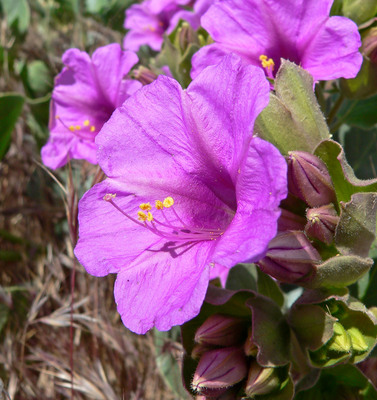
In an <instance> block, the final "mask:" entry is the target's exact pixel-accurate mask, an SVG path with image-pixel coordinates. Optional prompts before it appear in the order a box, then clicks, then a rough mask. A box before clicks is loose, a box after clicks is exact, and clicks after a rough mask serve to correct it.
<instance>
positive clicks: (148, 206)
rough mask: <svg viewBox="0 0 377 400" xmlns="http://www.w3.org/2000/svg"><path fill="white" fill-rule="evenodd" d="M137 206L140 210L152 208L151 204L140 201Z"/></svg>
mask: <svg viewBox="0 0 377 400" xmlns="http://www.w3.org/2000/svg"><path fill="white" fill-rule="evenodd" d="M139 207H140V210H143V211H150V210H152V206H151V205H150V203H141V204H140V206H139Z"/></svg>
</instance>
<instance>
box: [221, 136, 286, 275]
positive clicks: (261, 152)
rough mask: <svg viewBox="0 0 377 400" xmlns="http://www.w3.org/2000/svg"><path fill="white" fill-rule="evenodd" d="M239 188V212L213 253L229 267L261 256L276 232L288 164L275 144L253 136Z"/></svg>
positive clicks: (241, 172)
mask: <svg viewBox="0 0 377 400" xmlns="http://www.w3.org/2000/svg"><path fill="white" fill-rule="evenodd" d="M236 190H237V203H238V207H237V212H236V215H235V217H234V218H233V220H232V222H231V224H230V225H229V227H228V229H227V230H226V232H225V233H224V235H223V236H222V237H221V239H220V240H219V242H218V244H217V246H216V249H215V253H214V254H215V255H214V261H215V262H217V263H220V264H223V265H225V266H227V267H228V268H230V267H232V266H233V265H235V264H237V263H239V262H245V261H248V262H254V261H257V260H259V259H261V258H262V257H263V256H264V254H265V252H266V251H267V246H268V243H269V241H270V240H271V239H272V238H273V237H274V236H275V235H276V233H277V220H278V218H279V216H280V210H279V208H278V207H279V204H280V201H281V200H283V199H284V198H285V197H286V196H287V164H286V162H285V160H284V158H283V157H282V156H281V154H280V153H279V151H278V150H277V149H276V148H275V147H274V146H273V145H272V144H270V143H268V142H266V141H264V140H262V139H259V138H253V139H252V141H251V145H250V147H249V154H248V157H247V158H246V160H245V163H244V165H242V166H241V167H240V174H239V179H238V181H237V185H236Z"/></svg>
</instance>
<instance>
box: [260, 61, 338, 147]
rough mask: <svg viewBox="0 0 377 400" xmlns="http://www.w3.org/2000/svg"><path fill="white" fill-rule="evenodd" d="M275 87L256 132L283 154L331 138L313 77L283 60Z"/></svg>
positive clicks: (261, 115) (312, 145) (261, 114)
mask: <svg viewBox="0 0 377 400" xmlns="http://www.w3.org/2000/svg"><path fill="white" fill-rule="evenodd" d="M274 89H275V94H273V93H271V94H270V103H269V105H268V106H267V107H266V108H265V109H264V110H263V111H262V112H261V113H260V114H259V116H258V118H257V120H256V123H255V129H254V131H255V132H256V134H258V135H259V136H260V137H262V138H263V139H265V140H267V141H269V142H271V143H272V144H274V145H275V146H276V147H277V148H278V149H279V150H280V151H281V152H282V153H283V154H288V151H294V150H301V151H308V152H313V150H314V149H315V148H316V146H318V144H319V143H320V142H321V141H322V140H325V139H328V138H329V137H330V133H329V130H328V127H327V124H326V121H325V118H324V116H323V114H322V112H321V110H320V107H319V105H318V102H317V99H316V97H315V94H314V91H313V78H312V77H311V75H310V74H309V73H308V72H307V71H305V70H304V69H302V68H301V67H299V66H297V65H296V64H294V63H292V62H290V61H287V60H282V62H281V66H280V68H279V71H278V73H277V75H276V79H275V82H274Z"/></svg>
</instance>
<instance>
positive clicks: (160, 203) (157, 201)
mask: <svg viewBox="0 0 377 400" xmlns="http://www.w3.org/2000/svg"><path fill="white" fill-rule="evenodd" d="M155 204H156V208H157V210H162V209H163V208H164V205H163V203H162V201H161V200H156V203H155Z"/></svg>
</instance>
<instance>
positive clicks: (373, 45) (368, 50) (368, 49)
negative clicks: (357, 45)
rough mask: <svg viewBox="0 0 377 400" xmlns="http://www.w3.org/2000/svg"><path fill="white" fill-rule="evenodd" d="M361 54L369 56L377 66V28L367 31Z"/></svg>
mask: <svg viewBox="0 0 377 400" xmlns="http://www.w3.org/2000/svg"><path fill="white" fill-rule="evenodd" d="M376 4H377V3H376ZM361 52H362V53H363V54H364V55H365V56H367V57H368V58H369V60H370V61H371V62H372V63H373V64H377V28H371V29H369V30H368V31H367V34H366V36H364V38H363V44H362V46H361Z"/></svg>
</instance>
